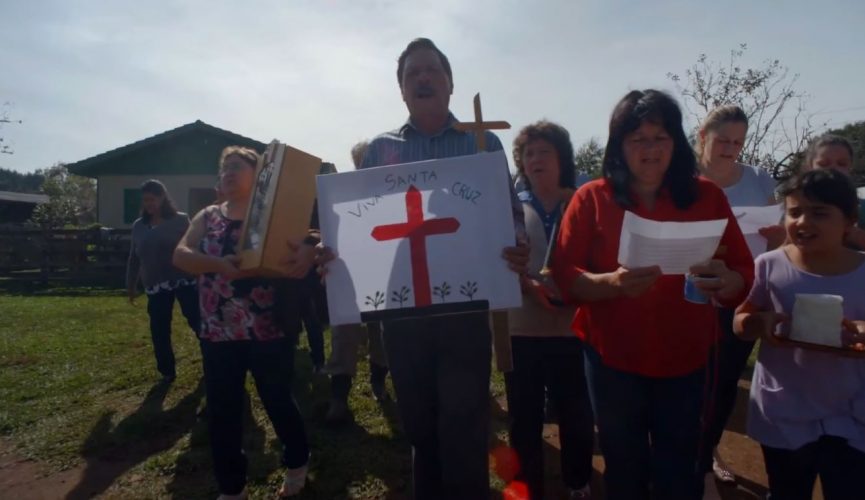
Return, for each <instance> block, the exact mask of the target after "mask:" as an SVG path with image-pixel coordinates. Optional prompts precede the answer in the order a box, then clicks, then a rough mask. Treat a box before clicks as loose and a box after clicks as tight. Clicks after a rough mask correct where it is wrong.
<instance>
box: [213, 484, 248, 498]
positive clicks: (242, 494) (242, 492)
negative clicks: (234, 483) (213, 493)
mask: <svg viewBox="0 0 865 500" xmlns="http://www.w3.org/2000/svg"><path fill="white" fill-rule="evenodd" d="M246 497H247V493H246V486H244V487H243V489H242V490H240V493H238V494H237V495H226V494H225V493H223V494H221V495H219V496H218V497H216V500H246Z"/></svg>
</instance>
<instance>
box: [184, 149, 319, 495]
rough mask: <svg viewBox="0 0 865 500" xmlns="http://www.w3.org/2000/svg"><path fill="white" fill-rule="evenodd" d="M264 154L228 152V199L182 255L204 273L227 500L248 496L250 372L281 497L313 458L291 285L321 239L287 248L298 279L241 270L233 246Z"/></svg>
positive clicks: (206, 334) (217, 454)
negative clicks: (274, 440)
mask: <svg viewBox="0 0 865 500" xmlns="http://www.w3.org/2000/svg"><path fill="white" fill-rule="evenodd" d="M258 159H259V156H258V154H257V153H256V152H255V151H253V150H251V149H247V148H241V147H237V146H230V147H228V148H226V149H225V150H224V151H223V152H222V156H221V158H220V162H219V164H220V170H219V175H220V186H221V188H222V192H223V194H224V196H225V200H226V201H225V202H223V203H222V204H219V205H211V206H209V207H207V208H205V209H204V210H202V211H201V212H200V213H198V215H196V216H195V218H193V220H192V223H191V225H190V228H189V231H188V232H187V233H186V235H185V236H184V237H183V239H182V240H181V242H180V244H179V245H178V247H177V249H176V250H175V253H174V263H175V265H177V266H178V267H179V268H181V269H184V270H185V271H187V272H189V273H192V274H197V275H199V293H200V302H201V312H202V317H203V321H202V328H201V334H200V336H201V344H202V357H203V361H204V377H205V382H206V384H207V404H208V409H209V411H210V416H209V417H210V418H209V427H210V429H209V430H210V443H211V444H210V446H211V452H212V454H213V466H214V472H215V474H216V480H217V483H218V484H219V490H220V493H221V496H220V499H223V500H228V499H242V498H246V488H245V485H246V458H245V456H244V454H243V449H242V436H243V429H242V423H243V417H242V415H243V401H244V381H245V380H246V372H247V371H250V372H251V373H252V376H253V378H254V379H255V385H256V389H257V390H258V395H259V397H260V398H261V402H262V404H263V405H264V408H265V410H266V411H267V414H268V417H270V421H271V423H272V424H273V426H274V430H275V431H276V434H277V436H278V437H279V439H280V441H281V442H282V446H283V454H282V462H283V464H284V465H285V466H286V467H287V468H288V470H287V472H286V474H285V479H284V481H283V485H282V488H281V489H280V491H279V494H280V496H291V495H294V494H296V493H298V492H299V491H300V490H301V489H302V488H303V485H304V483H305V481H306V472H307V464H308V461H309V445H308V442H307V438H306V431H305V428H304V424H303V419H302V418H301V415H300V412H299V411H298V408H297V404H296V403H295V401H294V398H293V397H292V395H291V379H292V374H293V368H294V367H293V360H294V349H295V343H296V340H297V334H298V332H299V331H300V319H299V307H298V306H299V303H298V300H297V296H296V295H294V293H296V292H293V290H296V289H297V288H298V286H299V278H302V277H304V276H306V274H307V273H308V272H309V270H310V268H311V267H312V263H313V246H312V245H309V244H307V243H312V242H311V241H310V242H306V243H304V244H301V245H299V246H297V247H295V248H291V247H289V255H288V256H286V258H285V259H284V260H283V264H284V269H283V275H284V276H285V277H287V278H294V279H293V280H275V279H270V278H262V277H258V276H253V275H251V273H250V272H249V271H242V270H240V268H239V258H238V257H237V255H235V253H236V249H237V246H238V240H239V238H240V232H241V227H242V225H243V220H244V217H245V216H246V213H247V208H248V205H249V202H250V198H251V196H252V190H253V186H254V180H255V171H256V164H257V163H258ZM280 282H282V283H280ZM286 282H288V283H286ZM295 285H298V286H295Z"/></svg>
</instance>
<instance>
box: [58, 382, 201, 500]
mask: <svg viewBox="0 0 865 500" xmlns="http://www.w3.org/2000/svg"><path fill="white" fill-rule="evenodd" d="M170 387H171V385H170V384H168V383H165V382H159V383H157V384H156V385H154V386H153V387H152V388H151V389H150V391H149V392H148V393H147V396H146V397H145V398H144V401H143V402H142V403H141V405H140V406H139V407H138V408H137V409H136V410H135V411H134V412H133V413H131V414H130V415H128V416H127V417H125V418H124V419H123V420H121V421H120V422H118V424H117V425H116V426H113V427H112V424H111V419H112V417H113V415H114V413H115V412H114V411H106V412H104V413H103V414H102V416H100V417H99V419H98V420H97V421H96V423H95V424H94V425H93V427H92V428H91V430H90V434H89V435H88V436H87V439H86V440H85V441H84V444H83V445H82V447H81V456H82V457H84V459H85V460H86V462H87V464H86V466H85V469H84V472H83V474H82V475H81V479H80V480H79V482H78V484H77V485H76V486H75V487H74V488H73V489H72V491H70V492H69V493H68V494H67V495H66V498H67V500H78V499H85V498H93V497H94V496H97V495H99V494H101V493H102V492H104V491H105V490H106V489H108V488H109V487H110V486H111V485H112V484H113V483H114V481H116V480H117V478H119V477H120V476H121V475H123V474H124V473H125V472H126V471H128V470H129V469H131V468H132V467H134V466H136V465H138V464H140V463H142V462H144V461H145V460H146V459H147V458H149V457H151V456H153V455H156V454H158V453H161V452H163V451H166V450H168V449H170V448H172V447H173V446H174V444H175V443H176V442H177V441H178V440H179V439H180V438H182V437H183V436H184V435H185V434H186V433H187V432H189V430H190V428H192V427H193V425H194V424H195V420H196V417H195V410H196V408H197V407H198V404H199V402H200V401H201V398H202V397H203V396H204V380H203V379H200V380H199V382H198V386H197V387H196V388H195V390H194V391H192V392H191V393H189V394H187V395H186V396H184V398H183V399H182V400H181V401H180V402H179V403H178V404H177V405H176V406H175V407H174V408H172V409H170V410H167V411H165V410H163V409H162V404H163V402H164V400H165V397H166V395H167V394H168V390H169V389H170Z"/></svg>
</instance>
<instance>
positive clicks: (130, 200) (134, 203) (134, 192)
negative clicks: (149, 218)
mask: <svg viewBox="0 0 865 500" xmlns="http://www.w3.org/2000/svg"><path fill="white" fill-rule="evenodd" d="M140 214H141V189H138V188H135V189H124V190H123V223H124V224H132V223H133V222H135V219H137V218H138V216H139V215H140Z"/></svg>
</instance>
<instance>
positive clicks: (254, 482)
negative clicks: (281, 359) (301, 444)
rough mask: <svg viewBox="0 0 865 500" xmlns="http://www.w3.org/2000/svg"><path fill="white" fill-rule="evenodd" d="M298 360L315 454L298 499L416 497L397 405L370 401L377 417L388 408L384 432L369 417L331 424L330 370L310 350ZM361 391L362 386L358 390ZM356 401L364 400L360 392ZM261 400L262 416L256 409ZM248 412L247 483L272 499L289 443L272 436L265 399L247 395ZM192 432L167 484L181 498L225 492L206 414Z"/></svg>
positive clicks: (298, 395) (299, 392) (299, 394)
mask: <svg viewBox="0 0 865 500" xmlns="http://www.w3.org/2000/svg"><path fill="white" fill-rule="evenodd" d="M295 367H296V368H295V377H294V378H295V380H294V383H293V394H294V397H295V399H296V401H297V403H298V406H299V407H300V410H301V413H302V414H303V416H304V423H305V424H306V432H307V436H308V438H309V444H310V449H311V455H312V456H311V461H310V469H309V470H310V473H309V477H308V480H307V484H306V486H305V488H304V489H303V491H302V492H301V493H300V495H298V496H297V497H296V498H298V499H310V498H317V499H318V498H320V499H328V500H330V499H341V498H387V499H391V500H397V499H399V500H402V499H408V498H409V496H410V495H409V493H408V492H409V482H408V481H409V478H410V477H411V468H410V460H409V447H408V444H407V443H406V442H405V441H404V439H402V438H401V434H398V429H399V423H398V416H397V409H396V404H395V403H394V402H393V401H386V402H384V403H382V404H381V405H380V406H377V407H376V408H367V407H366V406H364V411H362V412H360V411H359V413H364V414H365V415H366V414H369V413H372V414H375V415H376V417H377V416H378V414H377V413H375V412H381V414H380V415H381V416H382V417H383V419H384V422H383V424H384V426H385V428H386V429H387V431H385V432H383V433H382V434H377V433H374V432H371V431H370V430H368V429H367V428H366V427H364V425H367V424H368V423H369V422H361V423H363V424H364V425H361V423H358V422H355V421H350V422H348V423H347V424H345V425H343V426H340V427H332V426H327V425H325V423H324V414H325V413H326V411H327V400H328V397H329V394H330V391H329V384H328V381H327V377H325V376H321V375H315V374H313V373H312V365H311V362H310V359H309V356H308V354H307V351H306V350H297V351H296V352H295ZM358 390H359V388H358V387H355V388H354V391H355V392H357V391H358ZM357 395H360V394H356V396H357ZM364 397H365V395H364ZM354 402H355V403H356V402H358V400H357V398H356V397H355V398H354ZM360 404H362V405H366V404H367V401H364V400H360ZM370 404H372V403H370ZM253 405H254V406H255V415H258V422H256V420H255V417H254V416H253V411H251V409H252V407H253ZM366 410H368V411H366ZM356 411H357V408H356ZM245 414H246V417H245V418H244V438H243V443H244V445H243V446H244V451H245V453H246V457H247V460H248V470H247V485H248V487H249V491H250V494H251V495H252V496H255V497H258V496H261V494H262V493H264V495H265V496H264V497H265V498H272V497H273V494H274V493H275V492H276V490H277V489H278V488H279V485H280V484H281V480H282V479H281V478H282V472H283V471H284V468H283V466H282V465H281V463H280V457H281V455H282V445H281V443H280V442H279V440H278V439H276V438H275V436H272V433H270V434H271V439H269V440H268V439H267V434H268V433H267V426H270V425H271V424H270V422H269V420H268V419H267V417H266V416H265V414H264V410H263V408H261V407H260V403H259V401H258V399H257V398H255V399H253V398H250V396H249V395H247V403H246V405H245ZM359 418H362V417H359ZM260 423H261V425H260ZM367 427H369V425H367ZM388 431H389V432H388ZM189 432H190V438H189V446H188V447H184V450H183V452H182V453H181V454H180V455H178V456H177V457H176V459H175V461H174V466H173V471H172V473H171V482H170V483H169V484H168V485H167V487H166V491H167V492H168V494H169V495H170V497H171V498H177V499H190V500H191V499H198V498H214V497H215V496H216V495H217V494H218V492H217V488H216V481H215V479H214V477H213V470H212V468H213V462H212V460H211V456H210V441H209V436H208V429H207V420H206V416H205V417H204V418H203V419H201V420H199V421H197V422H195V423H194V425H192V426H191V429H190V431H189Z"/></svg>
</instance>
